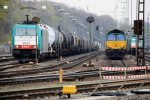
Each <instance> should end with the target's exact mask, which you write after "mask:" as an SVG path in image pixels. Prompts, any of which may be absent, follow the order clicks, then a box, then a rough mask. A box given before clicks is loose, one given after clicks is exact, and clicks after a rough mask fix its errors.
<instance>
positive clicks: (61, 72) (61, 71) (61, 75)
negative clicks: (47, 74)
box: [59, 65, 63, 83]
mask: <svg viewBox="0 0 150 100" xmlns="http://www.w3.org/2000/svg"><path fill="white" fill-rule="evenodd" d="M62 82H63V70H62V67H61V65H60V67H59V83H62Z"/></svg>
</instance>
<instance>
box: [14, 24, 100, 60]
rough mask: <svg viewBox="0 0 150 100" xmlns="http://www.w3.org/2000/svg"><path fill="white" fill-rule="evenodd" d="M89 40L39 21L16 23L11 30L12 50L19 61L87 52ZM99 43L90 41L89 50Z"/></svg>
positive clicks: (95, 47) (94, 48)
mask: <svg viewBox="0 0 150 100" xmlns="http://www.w3.org/2000/svg"><path fill="white" fill-rule="evenodd" d="M89 44H90V42H89V40H87V39H86V38H83V37H80V36H78V35H74V34H71V33H65V32H64V31H58V30H56V29H54V28H52V27H50V26H48V25H45V24H39V23H30V22H28V23H23V24H16V25H15V26H14V27H13V31H12V52H13V56H14V57H15V58H17V59H18V60H19V61H34V60H35V56H36V55H37V58H38V59H39V60H40V59H44V58H46V57H56V56H58V55H59V54H61V55H62V56H65V55H69V54H70V55H72V54H79V53H83V52H88V51H89V49H90V47H89ZM98 46H99V43H98V42H96V41H94V42H92V47H91V50H92V51H93V50H96V49H97V47H98Z"/></svg>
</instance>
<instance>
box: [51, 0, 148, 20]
mask: <svg viewBox="0 0 150 100" xmlns="http://www.w3.org/2000/svg"><path fill="white" fill-rule="evenodd" d="M50 1H54V2H58V3H64V4H66V5H67V6H70V7H75V8H78V9H83V10H84V11H87V12H90V13H94V14H97V15H104V14H107V15H110V16H112V17H113V18H116V19H117V20H118V21H121V20H123V19H124V18H126V17H128V16H129V19H130V20H131V0H50ZM126 1H128V2H129V4H127V3H126ZM136 2H137V0H132V12H133V13H132V20H134V19H136ZM145 4H146V7H145V11H146V13H145V18H146V20H147V15H148V12H150V6H149V4H150V0H145Z"/></svg>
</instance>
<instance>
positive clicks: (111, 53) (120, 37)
mask: <svg viewBox="0 0 150 100" xmlns="http://www.w3.org/2000/svg"><path fill="white" fill-rule="evenodd" d="M105 46H106V56H107V57H109V58H111V59H122V57H124V56H125V54H126V51H127V41H126V34H125V33H124V32H123V31H121V30H118V29H114V30H111V31H109V32H108V33H107V34H106V44H105Z"/></svg>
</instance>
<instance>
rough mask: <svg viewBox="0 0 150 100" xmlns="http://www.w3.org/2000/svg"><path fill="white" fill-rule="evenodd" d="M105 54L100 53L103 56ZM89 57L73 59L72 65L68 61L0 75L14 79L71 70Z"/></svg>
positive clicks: (92, 55) (95, 53) (93, 55)
mask: <svg viewBox="0 0 150 100" xmlns="http://www.w3.org/2000/svg"><path fill="white" fill-rule="evenodd" d="M101 53H103V52H99V54H101ZM96 55H97V52H94V53H91V57H95V56H96ZM88 56H89V55H85V56H83V57H80V58H77V59H73V60H71V61H69V62H71V63H66V61H63V62H61V63H59V64H56V65H52V66H46V67H42V68H34V69H29V70H21V71H11V72H1V73H0V78H7V77H13V76H21V75H30V74H37V73H42V72H50V71H57V70H59V68H60V66H61V67H62V69H69V68H71V67H73V66H75V65H78V64H80V63H82V62H84V61H86V60H88Z"/></svg>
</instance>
